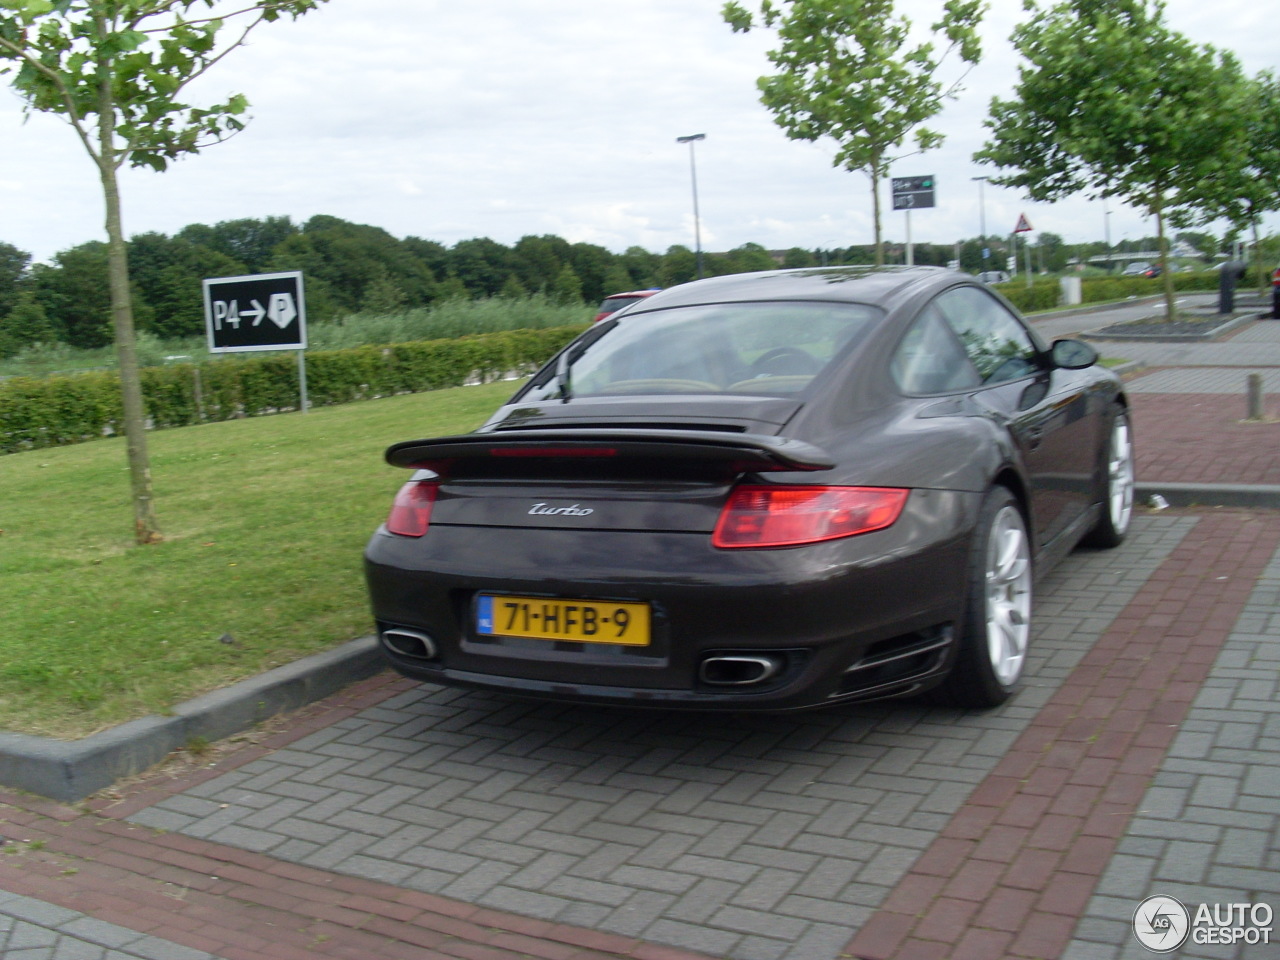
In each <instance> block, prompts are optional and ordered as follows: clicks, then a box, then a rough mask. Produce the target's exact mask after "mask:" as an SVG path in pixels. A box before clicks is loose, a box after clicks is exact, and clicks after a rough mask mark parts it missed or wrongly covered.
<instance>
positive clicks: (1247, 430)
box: [1129, 371, 1280, 484]
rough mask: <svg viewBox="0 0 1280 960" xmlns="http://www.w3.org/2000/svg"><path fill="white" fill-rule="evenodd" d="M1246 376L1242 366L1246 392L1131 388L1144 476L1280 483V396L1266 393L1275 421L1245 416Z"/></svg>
mask: <svg viewBox="0 0 1280 960" xmlns="http://www.w3.org/2000/svg"><path fill="white" fill-rule="evenodd" d="M1143 372H1144V373H1146V372H1147V371H1143ZM1244 377H1245V372H1244V371H1241V373H1240V383H1241V395H1230V394H1219V393H1197V394H1167V393H1131V394H1129V401H1130V403H1131V404H1132V410H1133V429H1134V434H1135V436H1137V438H1138V439H1137V444H1136V448H1135V451H1136V454H1137V463H1136V468H1137V475H1138V480H1139V481H1141V482H1146V483H1152V482H1164V483H1250V484H1259V483H1262V484H1280V397H1277V396H1276V395H1274V394H1272V395H1270V396H1268V397H1267V398H1266V405H1265V410H1264V413H1265V414H1266V416H1268V417H1269V418H1271V419H1270V420H1269V421H1266V422H1262V423H1245V422H1243V421H1244V417H1245V416H1246V414H1247V412H1248V410H1247V408H1246V405H1245V398H1244V396H1243V393H1244ZM1224 463H1228V464H1230V465H1231V475H1230V476H1223V464H1224Z"/></svg>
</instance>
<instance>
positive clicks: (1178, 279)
mask: <svg viewBox="0 0 1280 960" xmlns="http://www.w3.org/2000/svg"><path fill="white" fill-rule="evenodd" d="M1252 277H1253V275H1252V273H1250V274H1248V275H1246V276H1245V277H1244V279H1242V280H1241V281H1240V282H1239V284H1238V285H1237V287H1236V289H1237V290H1250V289H1252V288H1253V287H1255V286H1256V283H1255V282H1254V281H1253V278H1252ZM995 289H997V290H999V291H1000V292H1001V293H1002V294H1003V295H1004V296H1005V299H1007V300H1008V301H1009V302H1010V303H1012V304H1013V305H1014V306H1015V307H1017V308H1018V309H1019V310H1021V311H1023V312H1024V313H1031V312H1033V311H1036V310H1052V309H1053V308H1054V307H1058V306H1062V290H1061V285H1060V284H1059V283H1058V281H1057V279H1056V278H1055V279H1041V280H1036V281H1035V282H1034V283H1033V284H1032V285H1031V286H1030V287H1028V286H1027V282H1026V280H1025V279H1022V278H1018V279H1014V280H1010V281H1009V282H1008V283H999V284H996V285H995ZM1173 289H1174V290H1176V291H1178V292H1186V291H1216V290H1217V289H1218V271H1216V270H1198V271H1195V272H1193V273H1175V274H1174V275H1173ZM1163 294H1164V281H1163V280H1161V279H1159V278H1158V277H1084V278H1082V279H1081V282H1080V295H1081V298H1082V300H1083V302H1084V303H1101V302H1103V301H1108V300H1124V299H1125V298H1126V297H1158V296H1161V295H1163Z"/></svg>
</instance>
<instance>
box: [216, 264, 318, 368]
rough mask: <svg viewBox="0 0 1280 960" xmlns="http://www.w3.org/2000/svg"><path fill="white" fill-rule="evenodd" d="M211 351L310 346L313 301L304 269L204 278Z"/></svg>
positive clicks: (229, 351)
mask: <svg viewBox="0 0 1280 960" xmlns="http://www.w3.org/2000/svg"><path fill="white" fill-rule="evenodd" d="M204 320H205V329H206V330H207V331H208V334H209V352H210V353H243V352H246V351H250V350H305V349H306V348H307V304H306V298H305V297H304V296H303V292H302V273H301V272H300V271H296V270H295V271H293V272H291V273H261V274H258V275H256V276H252V277H218V278H216V279H213V280H205V281H204Z"/></svg>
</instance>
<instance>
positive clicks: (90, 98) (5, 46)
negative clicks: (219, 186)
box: [0, 0, 323, 543]
mask: <svg viewBox="0 0 1280 960" xmlns="http://www.w3.org/2000/svg"><path fill="white" fill-rule="evenodd" d="M322 2H323V0H256V2H249V3H248V5H247V6H245V7H243V8H241V9H239V10H236V11H234V12H233V13H230V14H228V15H227V16H225V17H223V16H219V15H217V14H216V13H212V12H211V11H213V8H214V7H215V5H216V4H215V0H0V73H6V74H11V75H12V84H13V88H14V89H15V90H16V91H17V93H18V95H19V96H20V97H22V99H23V101H24V104H25V108H26V110H27V111H28V112H31V111H41V112H45V113H52V114H55V115H57V116H60V117H62V119H64V120H65V121H66V122H67V123H68V124H69V125H70V126H71V128H72V130H73V131H74V132H75V134H76V136H77V137H78V138H79V139H80V142H81V144H82V145H83V146H84V148H85V151H86V152H87V153H88V154H89V157H90V158H91V159H92V160H93V163H94V165H95V166H96V167H97V171H98V179H99V182H100V184H101V186H102V195H103V200H104V203H105V207H106V233H107V262H108V278H109V287H110V297H111V319H112V329H113V338H114V341H115V348H116V356H117V361H118V364H119V371H120V390H121V402H122V406H123V410H124V418H123V419H124V432H125V439H126V448H127V451H128V460H129V479H130V485H131V487H132V499H133V507H134V531H135V538H136V540H137V542H138V543H150V542H153V541H156V540H159V539H161V536H160V527H159V524H158V522H157V521H156V515H155V507H154V504H153V496H152V483H151V466H150V459H149V457H148V454H147V442H146V429H145V428H146V422H145V412H144V409H143V401H142V390H141V386H140V381H139V372H138V357H137V349H136V343H135V336H134V315H133V304H132V299H131V291H130V283H129V267H128V261H127V253H126V250H125V240H124V231H123V228H122V226H121V210H120V187H119V182H118V179H117V178H118V173H119V170H120V168H121V167H122V166H123V165H125V164H126V163H127V164H130V165H132V166H137V167H150V168H151V169H153V170H164V169H165V168H166V167H167V166H168V165H169V163H170V162H172V161H173V160H176V159H178V158H179V157H182V156H185V155H187V154H191V153H198V152H199V151H200V150H201V149H203V148H204V147H206V146H208V145H210V144H212V143H217V142H218V141H220V140H223V139H225V138H226V137H228V136H231V135H233V134H234V133H236V132H237V131H239V130H241V129H243V127H244V120H243V119H242V117H243V115H244V112H245V110H246V109H247V107H248V101H247V100H246V99H245V97H244V96H243V95H242V94H235V95H233V96H231V97H230V98H228V99H227V100H226V101H225V102H223V103H219V104H215V105H213V106H209V107H197V106H192V105H191V104H188V103H184V102H183V101H182V100H181V99H180V98H181V96H182V95H183V91H184V89H185V88H186V87H187V85H188V84H190V83H191V82H192V81H193V80H195V79H197V78H198V77H200V76H203V75H204V74H205V73H206V72H207V71H208V70H209V69H210V68H212V67H213V66H214V65H215V64H217V63H218V62H219V61H220V60H222V59H223V58H224V57H225V56H226V55H227V54H228V53H230V52H231V51H232V50H234V49H235V48H236V47H238V46H240V45H241V44H242V43H243V42H244V40H245V38H246V37H247V36H248V35H249V33H250V32H251V31H252V30H253V29H254V28H255V27H257V26H258V25H259V24H262V23H268V22H271V21H274V20H278V19H280V18H281V17H282V16H289V17H293V18H295V19H296V18H297V17H299V16H301V15H302V14H304V13H307V12H308V11H310V10H313V9H314V8H315V7H316V6H317V5H318V4H319V3H322ZM193 11H194V12H195V15H194V16H192V12H193ZM232 20H235V21H236V26H235V27H233V28H231V39H230V40H229V41H227V40H226V39H225V38H226V36H227V35H226V34H224V33H223V30H224V28H226V27H228V24H229V22H230V21H232Z"/></svg>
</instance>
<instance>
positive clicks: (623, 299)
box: [592, 287, 658, 323]
mask: <svg viewBox="0 0 1280 960" xmlns="http://www.w3.org/2000/svg"><path fill="white" fill-rule="evenodd" d="M657 292H658V288H657V287H655V288H653V289H652V290H630V291H628V292H627V293H613V294H610V295H609V296H607V297H605V298H604V300H603V301H601V303H600V309H599V311H598V312H597V313H596V316H595V320H593V321H592V322H593V323H599V322H600V321H601V320H603V319H604V318H605V317H607V316H609V315H610V314H613V313H617V312H618V311H619V310H621V309H622V308H623V307H629V306H631V305H632V304H633V303H636V302H638V301H640V300H643V299H644V298H645V297H652V296H653V295H654V294H655V293H657Z"/></svg>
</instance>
